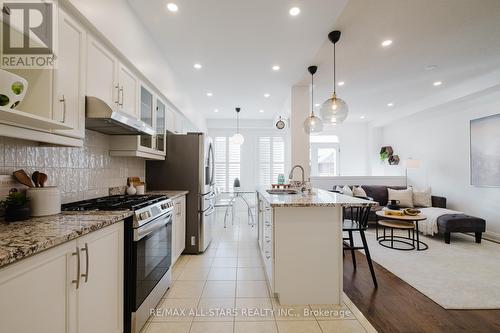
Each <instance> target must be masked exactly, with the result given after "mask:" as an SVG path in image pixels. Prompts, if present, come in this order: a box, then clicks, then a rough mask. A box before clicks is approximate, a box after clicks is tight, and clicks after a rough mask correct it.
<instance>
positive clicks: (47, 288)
mask: <svg viewBox="0 0 500 333" xmlns="http://www.w3.org/2000/svg"><path fill="white" fill-rule="evenodd" d="M72 253H76V241H70V242H67V243H65V244H63V245H60V246H57V247H55V248H52V249H49V250H47V251H45V252H43V253H40V254H37V255H35V256H32V257H30V258H26V259H23V260H22V261H19V262H17V263H14V264H11V265H10V266H7V267H5V268H2V269H0V295H1V297H0V331H2V332H9V333H26V332H37V333H67V332H75V328H76V327H75V326H74V323H76V317H75V315H76V311H74V310H75V309H76V292H77V291H76V284H73V283H72V282H71V281H72V280H74V279H76V273H77V272H76V262H77V260H76V256H73V255H72Z"/></svg>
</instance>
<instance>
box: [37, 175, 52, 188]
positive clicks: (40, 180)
mask: <svg viewBox="0 0 500 333" xmlns="http://www.w3.org/2000/svg"><path fill="white" fill-rule="evenodd" d="M48 178H49V177H48V176H47V175H46V174H45V173H43V172H40V173H39V174H38V183H39V184H40V187H44V186H45V182H47V179H48Z"/></svg>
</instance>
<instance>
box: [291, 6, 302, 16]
mask: <svg viewBox="0 0 500 333" xmlns="http://www.w3.org/2000/svg"><path fill="white" fill-rule="evenodd" d="M289 13H290V15H292V16H297V15H299V14H300V8H299V7H292V8H290V11H289Z"/></svg>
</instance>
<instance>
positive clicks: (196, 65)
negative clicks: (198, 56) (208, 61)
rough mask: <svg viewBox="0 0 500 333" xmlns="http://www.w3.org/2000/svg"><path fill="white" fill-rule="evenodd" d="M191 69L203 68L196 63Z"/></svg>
mask: <svg viewBox="0 0 500 333" xmlns="http://www.w3.org/2000/svg"><path fill="white" fill-rule="evenodd" d="M193 67H194V68H196V69H201V68H202V67H203V66H202V65H201V64H198V63H196V64H194V65H193Z"/></svg>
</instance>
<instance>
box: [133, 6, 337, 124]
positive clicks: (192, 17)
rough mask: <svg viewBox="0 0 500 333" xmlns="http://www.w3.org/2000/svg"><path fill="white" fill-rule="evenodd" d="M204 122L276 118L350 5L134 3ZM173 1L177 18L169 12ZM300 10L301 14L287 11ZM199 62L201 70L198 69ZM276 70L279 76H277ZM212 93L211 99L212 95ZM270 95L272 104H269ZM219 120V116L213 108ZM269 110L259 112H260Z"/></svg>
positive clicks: (141, 18)
mask: <svg viewBox="0 0 500 333" xmlns="http://www.w3.org/2000/svg"><path fill="white" fill-rule="evenodd" d="M128 1H129V3H130V4H131V6H132V8H133V9H134V11H135V12H136V13H137V15H138V17H139V19H140V20H141V21H142V22H143V23H144V25H145V26H146V28H147V30H148V31H149V32H150V33H151V35H152V36H153V38H154V39H155V40H156V41H157V42H158V44H159V45H160V47H161V48H162V50H163V52H164V54H165V56H166V58H167V61H168V62H169V63H170V64H171V66H172V68H173V69H174V71H175V75H176V77H177V78H178V79H179V80H181V81H182V82H181V84H182V86H183V87H184V88H185V89H186V90H187V91H186V94H187V96H188V98H189V99H190V102H191V103H192V104H193V106H194V108H195V109H196V110H197V111H199V112H202V113H203V114H204V115H205V117H206V118H233V117H235V112H234V108H235V107H236V106H240V107H241V108H242V112H241V117H242V118H254V119H259V118H267V119H269V118H272V117H273V116H274V115H275V114H276V113H278V112H281V111H282V109H283V107H284V104H285V101H286V99H287V97H288V96H289V94H290V91H291V87H292V85H294V84H295V83H296V82H298V81H299V80H300V79H301V78H302V75H303V73H304V72H305V71H306V69H307V66H308V65H309V62H310V60H311V59H312V58H313V57H314V55H315V54H317V52H318V50H319V48H320V47H321V45H323V43H324V41H325V38H326V35H327V34H328V32H329V31H330V30H331V29H332V27H333V26H334V23H335V20H336V18H337V17H338V15H339V14H340V13H341V11H342V9H343V7H344V5H345V3H346V2H347V0H271V1H270V0H251V1H248V0H148V1H144V0H128ZM167 2H175V3H176V4H177V5H178V6H179V11H178V12H176V13H171V12H169V11H167V10H166V9H165V6H166V3H167ZM294 6H298V7H300V9H301V13H300V14H299V15H298V16H295V17H292V16H290V15H289V13H288V11H289V9H290V8H291V7H294ZM194 63H200V64H202V65H203V69H201V70H195V69H194V68H193V64H194ZM275 64H278V65H279V66H281V70H280V71H278V72H274V71H273V70H272V69H271V67H272V66H273V65H275ZM207 92H212V93H213V97H210V98H209V97H207V96H206V93H207ZM265 93H269V94H271V97H269V98H264V94H265ZM216 108H217V109H218V110H219V112H218V113H214V109H216ZM261 109H262V110H264V113H260V112H259V110H261Z"/></svg>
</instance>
